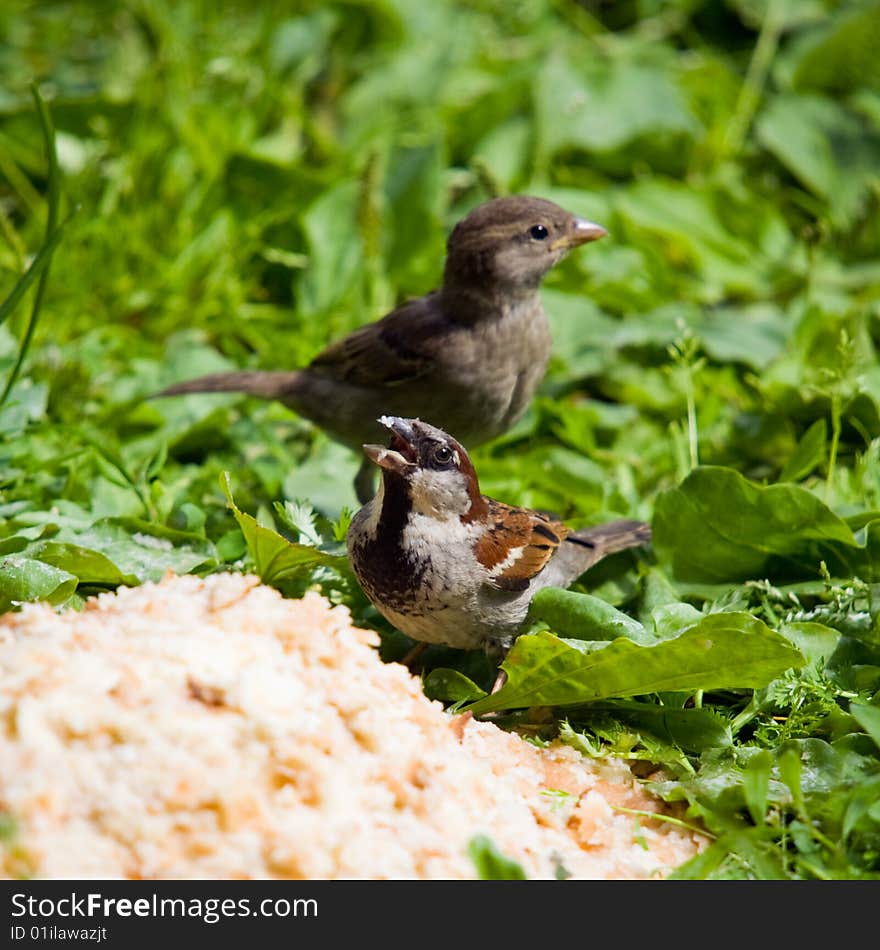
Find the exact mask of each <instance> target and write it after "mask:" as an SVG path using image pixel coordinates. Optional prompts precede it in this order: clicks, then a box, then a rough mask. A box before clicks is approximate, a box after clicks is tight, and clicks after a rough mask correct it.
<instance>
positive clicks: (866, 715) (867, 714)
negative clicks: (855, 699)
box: [849, 703, 880, 747]
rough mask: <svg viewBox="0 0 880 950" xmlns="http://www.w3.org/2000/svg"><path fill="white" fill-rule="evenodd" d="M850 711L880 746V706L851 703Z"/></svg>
mask: <svg viewBox="0 0 880 950" xmlns="http://www.w3.org/2000/svg"><path fill="white" fill-rule="evenodd" d="M849 711H850V713H851V714H852V716H853V718H854V719H855V720H856V722H858V724H859V725H860V726H861V727H862V728H863V729H864V730H865V732H867V733H868V735H869V736H870V737H871V738H872V739H873V740H874V742H875V743H876V744H877V746H878V747H880V708H878V707H877V706H869V705H867V703H851V704H850V707H849Z"/></svg>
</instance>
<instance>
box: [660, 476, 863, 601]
mask: <svg viewBox="0 0 880 950" xmlns="http://www.w3.org/2000/svg"><path fill="white" fill-rule="evenodd" d="M652 527H653V544H654V549H655V551H656V552H657V554H658V556H659V557H660V560H661V562H666V563H667V564H669V565H670V566H671V569H672V573H673V575H674V576H675V577H676V578H678V579H680V580H683V581H694V582H698V583H699V582H702V583H713V582H723V581H735V580H747V579H750V578H761V577H765V576H768V575H770V576H775V575H777V574H780V575H783V576H784V575H789V576H791V575H794V576H796V577H810V576H816V575H818V573H819V564H820V561H821V560H822V559H823V558H826V559H828V558H831V557H833V556H834V557H838V558H844V559H845V558H846V550H847V548H852V549H854V550H853V554H852V559H853V561H854V562H857V561H858V555H859V553H860V552H859V545H858V542H857V541H856V539H855V537H854V536H853V533H852V531H851V530H850V528H849V527H848V526H847V524H846V523H845V522H844V521H843V520H842V519H841V518H839V517H838V516H837V515H836V514H834V512H833V511H831V510H830V509H829V508H828V507H827V506H826V505H825V504H824V503H823V502H821V501H820V500H819V499H818V498H817V497H816V496H815V495H813V494H812V493H810V492H809V491H807V490H806V489H804V488H801V487H799V486H797V485H789V484H785V485H770V486H769V487H762V486H760V485H757V484H755V483H753V482H749V481H748V480H747V479H745V478H744V477H743V476H742V475H740V474H739V473H738V472H735V471H733V470H732V469H727V468H720V467H714V466H704V467H701V468H697V469H694V471H692V472H691V474H690V475H688V477H687V478H686V479H685V480H684V481H683V482H682V483H681V485H679V487H678V488H674V489H671V490H669V491H665V492H662V493H661V494H660V495H659V497H658V498H657V503H656V506H655V510H654V519H653V525H652Z"/></svg>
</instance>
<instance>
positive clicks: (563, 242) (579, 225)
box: [553, 218, 608, 250]
mask: <svg viewBox="0 0 880 950" xmlns="http://www.w3.org/2000/svg"><path fill="white" fill-rule="evenodd" d="M607 236H608V232H607V231H606V230H605V228H603V227H602V225H601V224H596V223H594V222H593V221H587V220H586V219H585V218H575V219H574V224H573V225H572V229H571V230H570V231H569V232H568V234H566V235H564V236H563V237H561V238H559V240H558V241H556V242H555V243H554V245H553V250H556V249H557V248H571V247H579V246H580V245H581V244H588V243H589V242H590V241H598V240H599V238H603V237H607Z"/></svg>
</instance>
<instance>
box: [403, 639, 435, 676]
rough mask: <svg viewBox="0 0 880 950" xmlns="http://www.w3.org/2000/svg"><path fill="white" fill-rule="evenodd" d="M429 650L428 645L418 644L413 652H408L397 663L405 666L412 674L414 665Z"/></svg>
mask: <svg viewBox="0 0 880 950" xmlns="http://www.w3.org/2000/svg"><path fill="white" fill-rule="evenodd" d="M427 649H428V644H427V643H417V644H416V645H415V646H414V647H413V648H412V649H411V650H408V651H407V652H406V653H405V654H404V655H403V657H402V658H401V659H400V660H398V661H397V662H398V663H400V664H401V665H402V666H405V667H406V668H407V669H408V670H409V671H410V672H412V665H413V663H415V661H416V660H417V659H418V658H419V657H420V656H421V655H422V654H423V653H424V652H425V650H427Z"/></svg>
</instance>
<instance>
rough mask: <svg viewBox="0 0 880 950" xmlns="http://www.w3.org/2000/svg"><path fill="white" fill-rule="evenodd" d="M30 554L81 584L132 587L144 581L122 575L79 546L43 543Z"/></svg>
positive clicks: (96, 553)
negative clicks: (68, 574)
mask: <svg viewBox="0 0 880 950" xmlns="http://www.w3.org/2000/svg"><path fill="white" fill-rule="evenodd" d="M29 553H30V555H31V556H32V557H35V558H38V559H39V560H41V561H43V562H44V563H45V564H51V565H52V566H53V567H57V568H59V569H60V570H64V571H67V572H69V573H70V574H74V575H75V576H76V577H77V579H78V580H79V582H80V583H81V584H95V585H100V586H102V587H105V586H106V587H117V586H119V585H120V584H125V585H127V586H135V585H137V584H138V582H139V580H141V579H146V578H138V576H137V575H136V574H125V573H123V572H122V571H121V570H120V569H119V568H118V567H117V566H116V565H115V564H114V563H113V561H111V560H110V558H108V557H107V556H106V555H104V554H102V553H101V552H100V551H93V550H91V549H89V548H84V547H81V546H80V545H78V544H64V543H60V542H57V541H48V542H42V543H39V544H36V545H33V546H32V547H31V549H30V551H29Z"/></svg>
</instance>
